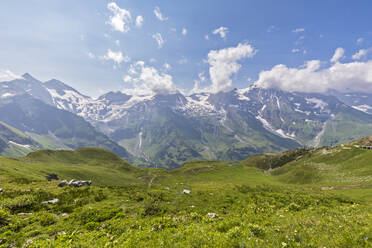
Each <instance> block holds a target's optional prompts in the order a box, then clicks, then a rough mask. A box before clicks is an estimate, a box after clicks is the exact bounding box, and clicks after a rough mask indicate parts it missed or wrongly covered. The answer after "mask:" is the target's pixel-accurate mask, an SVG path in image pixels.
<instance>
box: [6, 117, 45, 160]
mask: <svg viewBox="0 0 372 248" xmlns="http://www.w3.org/2000/svg"><path fill="white" fill-rule="evenodd" d="M41 147H42V146H41V145H40V144H39V143H38V142H36V141H35V140H34V139H32V138H31V137H29V136H28V135H26V134H24V133H22V132H21V131H19V130H17V129H15V128H13V127H11V126H9V125H7V124H5V123H3V122H0V155H2V156H12V157H17V156H24V155H26V154H28V153H29V152H31V151H35V150H37V149H40V148H41Z"/></svg>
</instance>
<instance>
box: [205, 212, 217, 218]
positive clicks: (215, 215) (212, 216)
mask: <svg viewBox="0 0 372 248" xmlns="http://www.w3.org/2000/svg"><path fill="white" fill-rule="evenodd" d="M207 216H208V217H210V218H216V217H218V214H216V213H208V214H207Z"/></svg>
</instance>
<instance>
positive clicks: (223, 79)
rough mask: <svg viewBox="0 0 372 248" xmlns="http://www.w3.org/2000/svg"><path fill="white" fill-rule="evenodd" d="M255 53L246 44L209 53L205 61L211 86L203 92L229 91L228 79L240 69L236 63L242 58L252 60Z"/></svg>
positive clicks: (230, 85)
mask: <svg viewBox="0 0 372 248" xmlns="http://www.w3.org/2000/svg"><path fill="white" fill-rule="evenodd" d="M256 52H257V50H256V49H254V48H253V47H252V46H251V45H249V44H246V43H245V44H238V46H236V47H228V48H224V49H221V50H212V51H210V52H209V53H208V60H207V61H208V64H209V75H210V79H211V82H212V85H211V86H209V87H207V88H206V89H203V90H205V91H210V92H219V91H227V90H231V89H232V80H231V78H230V77H231V75H233V74H235V73H237V72H238V71H239V70H240V68H241V65H240V64H239V63H238V61H239V60H241V59H244V58H252V57H253V56H254V55H255V54H256ZM194 88H195V87H194Z"/></svg>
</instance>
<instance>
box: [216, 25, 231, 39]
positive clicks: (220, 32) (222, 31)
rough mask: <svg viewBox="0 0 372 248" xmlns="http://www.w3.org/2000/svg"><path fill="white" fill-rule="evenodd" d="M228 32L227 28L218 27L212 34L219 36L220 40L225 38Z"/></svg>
mask: <svg viewBox="0 0 372 248" xmlns="http://www.w3.org/2000/svg"><path fill="white" fill-rule="evenodd" d="M228 32H229V29H228V28H227V27H219V28H217V29H215V30H213V32H212V34H215V35H217V34H218V35H220V37H221V38H222V39H225V38H226V35H227V33H228Z"/></svg>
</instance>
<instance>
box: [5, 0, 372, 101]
mask: <svg viewBox="0 0 372 248" xmlns="http://www.w3.org/2000/svg"><path fill="white" fill-rule="evenodd" d="M110 4H111V5H110ZM110 6H111V8H110ZM155 10H158V11H155ZM115 11H116V12H115ZM159 11H160V13H161V17H160V16H159V14H158V17H157V16H156V15H155V12H157V13H159ZM371 11H372V2H371V1H368V0H364V1H363V0H359V1H343V0H338V1H336V0H333V1H330V0H322V1H320V0H319V1H305V0H287V1H274V0H272V1H268V0H260V1H247V0H234V1H227V0H226V1H224V0H218V1H217V0H214V1H211V0H203V1H196V0H188V1H175V0H163V1H148V0H135V1H134V0H121V1H96V0H90V1H82V0H80V1H78V0H65V1H57V0H48V1H41V0H27V1H25V0H23V1H20V0H2V1H1V2H0V30H1V32H0V58H1V60H0V73H4V71H7V72H9V71H11V72H12V73H14V74H16V75H20V74H23V73H25V72H29V73H30V74H32V75H34V76H35V77H36V78H39V79H40V80H43V81H44V80H49V79H51V78H57V79H60V80H62V81H64V82H66V83H67V84H69V85H71V86H72V87H74V88H76V89H78V90H79V91H80V92H82V93H84V94H87V95H90V96H98V95H100V94H103V93H105V92H108V91H111V90H122V89H123V88H133V87H134V88H142V89H145V90H148V89H150V90H155V89H158V88H159V87H160V88H161V87H163V88H164V87H165V88H167V89H169V88H172V87H173V88H177V89H182V90H184V91H185V92H189V91H190V90H191V89H192V88H193V87H194V83H195V80H198V81H199V87H200V88H201V89H202V88H204V89H211V85H214V86H216V85H218V84H224V83H223V82H224V81H231V84H229V85H222V86H221V85H219V86H216V87H215V88H214V89H215V90H219V89H227V88H228V87H237V88H243V87H247V86H249V85H250V84H252V82H255V81H260V82H261V81H263V79H260V78H259V73H260V72H261V71H271V70H272V68H273V67H275V66H276V65H278V64H283V65H285V66H286V68H287V69H288V68H296V69H297V70H301V68H303V67H306V66H303V65H304V64H305V63H306V61H311V60H317V61H319V67H316V69H315V70H320V68H322V69H324V68H331V67H332V66H335V65H334V63H341V65H342V64H344V65H347V64H348V63H355V62H356V61H358V63H364V64H363V65H361V64H359V65H358V66H364V67H363V68H364V69H365V70H369V69H370V64H367V63H369V62H370V60H369V59H370V58H371V53H370V51H371V48H370V47H371V46H372V21H371ZM118 13H119V17H118V18H119V19H120V18H121V17H123V16H120V13H130V16H131V18H127V19H125V18H124V23H125V25H124V27H123V26H121V25H120V24H122V23H121V22H120V21H119V22H115V20H116V21H117V20H118V19H117V18H116V19H115V15H116V14H118ZM124 16H125V14H124ZM138 16H141V17H142V18H143V22H142V25H136V19H137V17H138ZM112 18H114V22H112ZM115 23H116V26H115ZM127 27H128V28H129V30H127ZM183 29H185V30H186V31H187V32H185V31H184V32H182V31H183ZM214 30H217V31H216V32H215V34H213V31H214ZM218 30H227V31H225V34H223V33H221V32H219V33H218ZM158 34H160V35H161V38H162V39H163V41H164V42H163V44H160V45H159V44H158V43H157V41H156V39H155V38H156V37H159V35H158ZM206 35H207V36H208V39H207V38H206ZM239 44H241V45H242V46H244V45H245V46H246V47H242V46H241V47H240V48H245V49H248V50H245V53H244V52H243V53H241V52H239V51H240V50H239V51H238V50H230V51H231V52H237V53H238V54H237V55H236V56H235V57H234V58H232V59H231V58H230V59H229V60H223V61H224V62H222V64H221V63H220V60H219V59H220V57H221V56H224V55H223V53H219V54H216V56H217V57H218V58H212V57H211V56H208V54H210V53H211V51H212V50H214V51H227V50H224V49H227V48H229V47H231V48H236V47H238V46H239ZM337 48H342V49H343V51H341V53H340V54H339V55H340V56H339V58H337V59H335V60H334V61H333V62H331V61H330V59H331V58H332V56H333V55H334V53H335V50H336V49H337ZM249 49H251V50H249ZM361 50H362V52H361V54H360V56H357V55H355V54H357V53H358V52H359V51H361ZM109 51H111V53H109ZM120 53H121V55H120ZM353 55H355V56H354V58H353ZM211 59H215V62H214V63H215V64H214V66H215V69H216V71H217V72H216V73H220V72H221V74H219V75H211V74H210V68H211V67H212V66H213V65H212V64H211ZM115 60H116V62H115ZM139 61H140V62H141V63H138V62H139ZM165 64H168V65H169V66H170V67H169V66H168V68H166V67H167V66H165ZM230 64H232V65H234V66H235V67H234V68H230V69H231V70H230V71H224V70H225V69H228V68H227V67H228V66H229V65H230ZM341 65H339V66H340V68H341ZM358 68H359V67H358ZM130 69H132V72H133V71H135V72H133V73H132V74H130V73H129V72H128V70H130ZM341 69H342V68H341ZM341 69H340V70H341ZM358 70H359V69H358ZM284 71H285V72H283V73H287V74H286V76H287V77H290V76H288V70H284ZM274 72H277V70H275V71H273V73H274ZM146 73H147V74H146ZM8 74H9V73H8ZM145 74H146V75H147V76H146V77H144V75H145ZM126 76H130V77H127V80H125V81H126V82H125V81H124V80H123V78H125V77H126ZM263 76H265V75H263ZM311 76H313V75H311ZM0 78H1V75H0ZM263 78H266V79H267V80H268V81H270V80H271V81H270V82H272V83H271V84H279V83H278V82H277V81H278V80H277V78H278V77H277V74H275V76H272V75H271V76H270V77H269V76H267V75H266V77H263ZM268 78H269V79H268ZM273 78H274V79H275V80H274V79H273ZM366 78H367V77H366ZM366 78H364V79H357V81H358V80H361V81H363V80H364V81H365V82H364V81H363V82H362V83H368V84H369V83H370V81H369V78H368V79H366ZM149 81H152V82H151V83H150V86H149V85H147V84H148V83H149ZM153 82H155V83H153ZM157 82H159V84H157ZM358 82H359V81H358ZM264 83H266V81H265V82H264ZM264 83H263V84H264ZM292 83H293V84H296V83H297V82H292ZM154 84H156V85H154ZM283 84H284V83H281V84H279V85H281V86H280V87H282V85H283ZM159 85H160V86H159ZM170 85H171V86H170ZM361 85H362V84H361ZM283 87H287V86H283Z"/></svg>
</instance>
